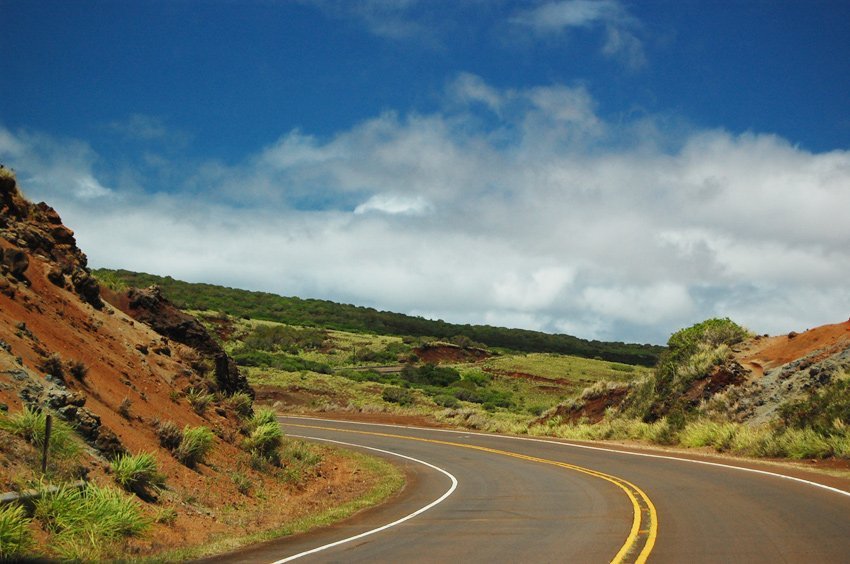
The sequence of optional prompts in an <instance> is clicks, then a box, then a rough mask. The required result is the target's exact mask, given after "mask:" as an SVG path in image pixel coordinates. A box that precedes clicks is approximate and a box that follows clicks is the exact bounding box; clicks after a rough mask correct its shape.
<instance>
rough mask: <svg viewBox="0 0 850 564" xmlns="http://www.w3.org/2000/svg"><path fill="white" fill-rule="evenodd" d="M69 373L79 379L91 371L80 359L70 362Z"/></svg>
mask: <svg viewBox="0 0 850 564" xmlns="http://www.w3.org/2000/svg"><path fill="white" fill-rule="evenodd" d="M68 373H69V374H71V376H73V377H74V378H76V379H77V380H83V379H84V378H85V377H86V375H87V374H88V373H89V369H88V367H87V366H86V365H85V364H83V363H82V362H80V361H79V360H72V361H70V362H68Z"/></svg>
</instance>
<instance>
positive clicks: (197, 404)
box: [186, 388, 213, 415]
mask: <svg viewBox="0 0 850 564" xmlns="http://www.w3.org/2000/svg"><path fill="white" fill-rule="evenodd" d="M186 400H188V402H189V405H191V406H192V409H194V410H195V413H197V414H198V415H203V414H204V413H205V412H206V410H207V406H208V405H209V404H210V402H211V401H212V400H213V397H212V395H211V394H208V393H206V392H204V391H203V390H196V389H195V388H192V389H191V390H189V391H188V392H186Z"/></svg>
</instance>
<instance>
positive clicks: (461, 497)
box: [222, 417, 850, 564]
mask: <svg viewBox="0 0 850 564" xmlns="http://www.w3.org/2000/svg"><path fill="white" fill-rule="evenodd" d="M281 421H282V424H283V427H284V430H285V431H286V433H287V434H288V435H290V436H302V437H309V438H310V439H311V440H318V439H325V440H332V441H341V442H344V443H347V444H349V445H360V446H363V447H371V448H375V449H380V450H381V451H383V452H378V451H371V452H372V454H375V455H378V456H382V457H386V458H388V459H390V460H392V461H393V462H395V463H398V464H400V465H401V466H402V467H403V469H404V470H405V472H407V474H408V478H409V482H408V486H407V487H406V488H405V490H404V491H403V492H402V493H401V494H400V495H399V496H398V497H397V498H396V499H394V500H393V501H392V502H391V503H388V504H385V505H384V506H381V507H378V508H375V509H372V510H369V511H366V512H363V513H361V514H359V515H357V516H356V517H354V518H353V519H350V520H349V521H347V522H344V523H341V524H339V525H336V526H333V527H329V528H326V529H322V530H320V531H316V532H313V533H309V534H305V535H299V536H295V537H292V538H287V539H281V540H278V541H273V542H270V543H265V544H263V545H258V546H256V547H253V548H251V549H249V550H246V551H241V552H239V553H238V554H231V555H226V556H224V557H223V558H222V561H228V562H275V561H281V560H283V559H286V558H288V557H292V556H293V555H299V554H301V553H304V552H306V551H311V550H315V549H317V548H319V550H318V551H317V552H313V553H311V554H306V555H304V556H301V557H299V558H297V559H298V560H299V561H303V562H462V563H464V564H466V563H475V562H488V563H490V562H611V561H624V562H634V561H642V560H644V559H646V558H648V561H650V562H805V563H811V562H850V495H848V494H846V492H845V493H844V494H842V493H841V492H840V491H835V490H829V489H826V488H823V487H817V486H815V485H813V484H809V483H803V482H800V481H794V480H789V479H786V478H782V477H779V476H774V475H767V474H764V473H757V472H751V471H742V470H740V469H736V468H728V467H722V466H717V465H708V464H701V463H694V462H692V461H687V460H675V459H670V458H664V457H658V456H645V455H634V454H629V453H625V452H616V451H612V450H608V449H599V448H586V446H582V445H570V444H567V443H564V442H556V441H547V440H538V441H534V440H520V439H515V438H509V437H500V436H494V435H481V434H475V433H462V432H460V433H459V432H444V431H439V430H426V429H413V428H407V427H396V426H386V425H370V424H362V423H352V422H343V421H320V420H315V419H306V418H290V417H287V418H282V419H281ZM401 457H410V458H401ZM411 458H412V459H411ZM426 463H427V464H430V465H432V466H428V465H426ZM751 466H752V465H751ZM761 468H763V469H766V470H768V471H770V472H777V471H781V470H777V469H776V468H774V467H766V466H761ZM803 477H805V478H808V479H811V478H810V477H806V476H803ZM815 479H816V480H819V481H820V482H824V483H829V484H830V485H832V486H834V487H835V486H837V487H838V488H840V489H848V488H850V483H843V482H841V481H839V480H830V479H827V478H815ZM417 511H419V512H420V513H419V514H416V515H412V514H414V513H416V512H417ZM406 517H407V520H404V521H403V522H399V523H397V524H394V525H392V526H390V527H389V528H385V529H383V530H379V531H375V529H377V528H381V527H386V526H387V525H391V524H393V523H394V522H396V521H399V520H402V519H404V518H406ZM372 531H375V532H372ZM357 535H364V536H361V537H360V538H357V539H355V540H351V541H347V542H342V543H341V544H338V545H337V546H332V547H329V548H322V547H324V546H326V545H328V544H330V543H335V542H339V541H344V540H345V539H348V538H351V537H355V536H357Z"/></svg>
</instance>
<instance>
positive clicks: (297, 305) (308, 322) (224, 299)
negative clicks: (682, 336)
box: [94, 269, 663, 366]
mask: <svg viewBox="0 0 850 564" xmlns="http://www.w3.org/2000/svg"><path fill="white" fill-rule="evenodd" d="M94 274H95V275H96V276H97V277H98V278H99V279H100V280H101V281H102V282H103V283H104V284H106V285H107V286H113V287H118V288H120V287H125V286H132V287H137V288H143V287H147V286H150V285H152V284H156V285H158V286H159V287H160V288H161V289H162V291H163V294H164V295H165V296H166V297H167V298H168V299H170V300H171V301H172V302H174V303H175V304H176V305H177V306H178V307H181V308H183V309H194V310H214V311H222V312H225V313H228V314H230V315H235V316H244V317H250V318H252V319H264V320H268V321H277V322H279V323H286V324H290V325H303V326H308V327H324V328H328V329H337V330H341V331H352V332H368V333H375V334H379V335H397V336H405V335H410V336H413V337H436V338H438V339H456V338H458V337H460V338H466V339H469V340H472V341H474V342H477V343H483V344H485V345H487V346H489V347H499V348H504V349H510V350H514V351H521V352H552V353H560V354H569V355H576V356H582V357H585V358H601V359H603V360H610V361H614V362H622V363H627V364H639V365H643V366H653V365H654V364H655V363H656V362H657V360H658V357H659V355H660V354H661V351H662V350H663V347H659V346H656V345H640V344H630V343H620V342H604V341H588V340H585V339H579V338H578V337H573V336H571V335H553V334H550V333H542V332H540V331H529V330H525V329H507V328H504V327H491V326H489V325H460V324H454V323H446V322H445V321H441V320H437V321H434V320H430V319H425V318H422V317H414V316H410V315H404V314H401V313H392V312H388V311H378V310H376V309H373V308H368V307H360V306H354V305H350V304H338V303H335V302H331V301H327V300H316V299H301V298H296V297H283V296H278V295H276V294H270V293H267V292H252V291H248V290H239V289H236V288H227V287H224V286H215V285H213V284H197V283H189V282H183V281H180V280H175V279H174V278H172V277H170V276H156V275H153V274H144V273H138V272H130V271H127V270H109V269H99V270H95V271H94Z"/></svg>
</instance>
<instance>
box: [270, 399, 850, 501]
mask: <svg viewBox="0 0 850 564" xmlns="http://www.w3.org/2000/svg"><path fill="white" fill-rule="evenodd" d="M279 417H281V418H285V419H307V420H312V421H325V422H329V423H353V424H355V425H373V426H377V427H394V428H396V429H415V430H419V431H436V432H440V433H456V434H460V435H478V436H482V437H498V438H502V439H511V440H514V441H530V442H535V443H546V444H550V445H561V446H565V447H572V448H583V449H586V450H599V451H603V452H614V453H617V454H626V455H629V456H643V457H645V458H658V459H661V460H675V461H678V462H688V463H690V464H703V465H705V466H715V467H718V468H729V469H731V470H740V471H741V472H750V473H753V474H761V475H764V476H772V477H774V478H781V479H783V480H791V481H792V482H798V483H801V484H806V485H809V486H814V487H816V488H821V489H823V490H827V491H830V492H832V493H836V494H839V495H843V496H846V497H850V492H848V491H847V490H842V489H840V488H834V487H832V486H827V485H826V484H821V483H819V482H813V481H811V480H805V479H803V478H797V477H795V476H788V475H787V474H780V473H778V472H769V471H767V470H757V469H755V468H746V467H744V466H734V465H732V464H723V463H721V462H709V461H707V460H693V459H690V458H681V457H679V456H670V455H665V454H650V453H647V452H632V451H628V450H620V449H616V448H607V447H598V446H591V445H583V444H577V443H568V442H562V441H560V440H557V439H556V438H552V439H538V438H534V437H516V436H513V435H500V434H498V433H480V432H476V431H459V430H455V429H437V428H432V427H416V426H413V425H392V424H389V423H366V422H360V421H348V420H345V419H322V418H319V417H301V416H296V415H280V416H279ZM754 462H758V459H754Z"/></svg>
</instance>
